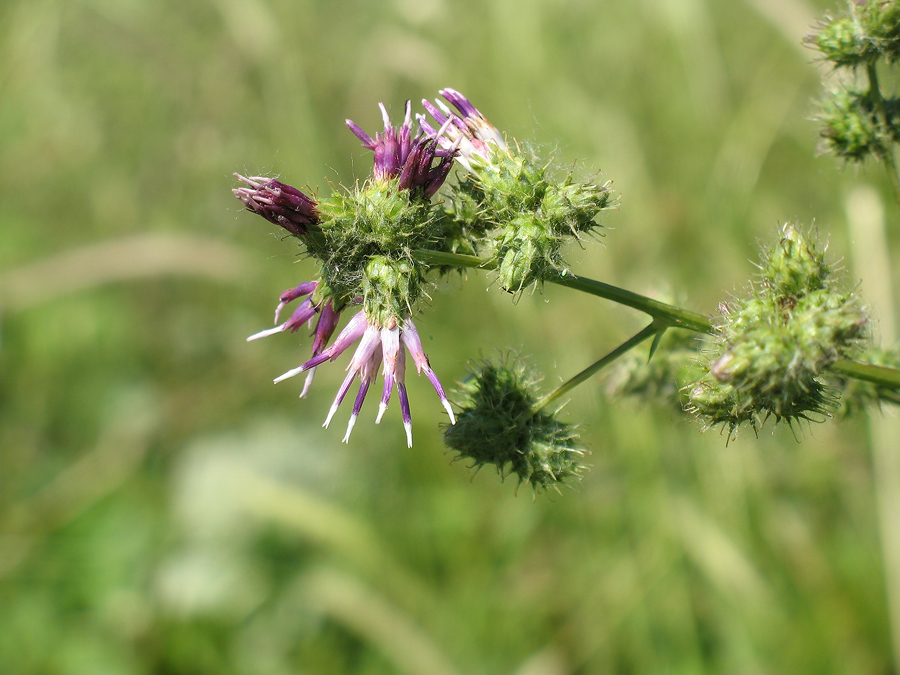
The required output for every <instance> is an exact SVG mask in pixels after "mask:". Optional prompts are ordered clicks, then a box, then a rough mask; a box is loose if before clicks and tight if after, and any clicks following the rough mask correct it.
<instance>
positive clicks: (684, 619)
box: [0, 0, 900, 675]
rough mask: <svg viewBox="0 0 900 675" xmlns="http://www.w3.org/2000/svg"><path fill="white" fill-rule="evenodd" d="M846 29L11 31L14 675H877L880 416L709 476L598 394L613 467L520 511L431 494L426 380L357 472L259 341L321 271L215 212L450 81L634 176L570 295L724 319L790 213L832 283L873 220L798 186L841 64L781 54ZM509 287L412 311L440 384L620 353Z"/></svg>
mask: <svg viewBox="0 0 900 675" xmlns="http://www.w3.org/2000/svg"><path fill="white" fill-rule="evenodd" d="M830 8H832V6H831V5H830V3H825V2H804V1H802V0H790V1H788V0H780V1H779V2H774V1H771V0H742V1H739V2H730V1H727V0H639V1H634V0H605V1H603V2H589V1H586V0H583V1H575V2H559V1H558V0H544V1H543V2H533V3H521V2H514V1H513V0H496V1H492V2H474V1H471V0H464V1H460V2H451V1H449V0H416V1H414V0H395V1H394V2H386V1H383V2H362V1H360V0H355V1H354V0H351V1H350V2H340V3H339V2H334V1H330V2H324V1H323V2H313V1H312V0H305V1H304V0H300V1H298V2H288V1H287V0H187V1H184V2H173V1H172V0H160V1H158V2H148V1H146V0H66V1H65V2H64V1H63V0H28V1H26V0H7V1H6V2H5V3H2V5H0V35H2V38H0V50H2V58H0V100H2V104H0V311H2V332H0V338H2V343H0V672H3V673H8V674H10V675H19V674H31V673H47V674H54V675H56V674H59V675H69V674H71V675H75V674H82V673H91V674H97V675H107V674H108V675H139V674H141V675H143V674H149V673H154V674H159V675H163V674H166V675H168V674H198V675H199V674H204V675H205V674H207V673H209V674H213V673H215V674H218V675H221V674H225V673H235V674H238V673H239V674H248V675H250V674H252V675H256V674H260V675H281V674H288V673H291V674H293V673H317V674H319V673H322V674H330V673H335V674H337V673H363V674H376V673H378V674H380V673H397V672H403V673H430V674H432V675H435V674H436V675H440V674H448V675H449V674H451V673H485V674H488V673H491V674H493V673H517V674H519V675H537V674H542V675H543V674H545V675H556V674H563V673H613V672H615V673H631V672H635V673H637V672H640V673H645V672H653V673H656V672H671V673H701V672H721V673H757V672H766V673H797V672H819V673H829V672H835V673H837V672H841V673H844V672H887V671H889V670H890V669H891V667H892V666H891V663H892V656H891V630H890V622H889V621H888V615H889V611H888V603H887V600H886V591H885V581H886V578H888V577H889V576H890V575H891V572H890V571H888V572H887V573H886V572H885V569H886V567H885V565H884V563H883V560H882V553H881V550H882V549H881V546H880V541H879V523H880V522H882V523H883V522H884V517H885V514H884V512H883V511H879V508H878V504H877V501H876V498H875V489H874V483H875V481H874V476H873V472H872V457H871V456H870V451H869V445H868V430H867V426H866V424H865V423H864V419H855V420H849V421H847V420H845V421H841V422H840V423H835V422H828V423H826V424H823V425H818V426H815V427H812V428H804V429H802V430H801V431H800V432H799V434H800V435H802V436H803V442H802V443H799V444H798V443H797V442H796V440H795V438H794V436H793V435H792V434H791V432H790V430H788V429H786V428H780V427H779V428H778V429H777V430H776V431H775V432H774V433H771V431H770V430H769V429H766V430H765V431H764V432H763V433H762V434H761V436H760V438H759V439H756V438H754V437H753V436H752V434H744V435H742V436H741V437H740V438H738V439H737V440H736V441H734V442H732V443H731V444H730V445H729V446H728V447H725V444H724V439H723V438H722V437H720V436H718V435H717V434H715V433H709V434H706V435H700V434H699V430H698V427H697V426H696V425H692V424H689V423H688V422H686V421H685V419H684V418H683V417H679V416H674V415H672V414H671V413H670V412H669V411H663V410H655V409H653V408H651V407H644V408H640V407H636V406H634V405H632V404H630V403H627V402H626V403H623V402H621V401H608V400H607V399H606V397H605V395H604V388H605V386H606V385H605V383H604V381H603V380H602V379H598V380H597V381H596V383H594V384H590V385H585V386H583V387H582V388H581V390H580V391H579V394H578V396H577V397H576V398H575V399H574V400H573V401H572V402H571V403H570V404H569V410H570V411H571V418H572V419H573V420H578V419H581V420H585V424H584V425H583V427H582V433H583V437H584V439H585V441H586V443H587V445H588V446H589V447H590V449H591V450H592V452H593V454H592V456H591V457H590V460H589V461H590V462H591V463H592V464H593V470H592V471H591V473H590V474H589V475H588V477H587V478H586V480H585V481H584V482H583V483H582V484H581V485H580V486H579V487H578V488H577V489H576V490H575V491H572V492H569V491H567V492H566V493H565V494H564V495H563V496H562V497H559V496H557V497H551V498H544V497H541V498H539V499H537V500H536V501H532V498H531V495H530V494H529V493H528V490H524V489H523V490H521V491H520V493H519V494H518V495H516V494H515V489H514V487H515V486H514V485H512V484H511V483H509V482H507V483H506V484H503V483H501V482H500V481H499V480H498V479H497V477H496V476H494V475H490V474H489V472H487V471H485V472H481V473H480V474H478V475H477V476H475V477H474V479H473V478H472V476H471V472H470V471H469V470H468V469H467V467H466V466H464V465H463V464H462V463H455V464H450V463H449V460H450V456H449V455H448V454H447V453H446V451H445V449H444V447H443V445H442V444H441V437H442V434H441V433H440V431H439V429H438V425H439V424H440V423H441V421H442V420H443V419H444V417H443V416H442V411H441V409H440V406H439V405H438V404H437V401H436V400H435V399H434V395H433V392H432V391H431V389H430V385H429V384H428V382H427V381H425V380H424V379H419V378H413V380H412V381H411V382H410V389H411V397H412V405H413V414H414V425H415V447H414V448H413V449H411V450H407V449H406V448H405V439H404V437H403V431H402V426H401V425H400V423H399V411H398V409H397V407H396V406H394V407H393V408H392V410H390V411H389V412H388V415H387V419H386V420H385V423H384V424H382V425H380V426H378V427H376V426H374V425H371V423H370V420H368V419H364V420H360V424H359V425H358V426H357V429H356V431H355V435H354V438H353V439H352V441H351V443H350V445H349V446H345V445H341V444H340V443H339V441H340V438H341V435H342V430H341V428H340V427H342V426H343V422H342V421H341V420H343V419H346V418H345V417H341V415H339V416H338V417H339V418H340V419H339V420H336V423H337V427H338V428H333V429H331V430H328V431H325V430H322V429H320V428H319V425H320V423H321V420H323V419H324V417H325V413H326V411H327V408H328V405H329V404H330V402H331V398H332V396H333V392H334V391H335V389H336V387H337V384H338V382H339V379H340V378H342V372H341V370H340V369H339V368H331V369H323V370H322V371H321V372H320V373H319V374H318V375H317V382H316V384H315V385H314V390H313V392H314V393H313V395H312V396H311V398H310V399H309V400H305V401H298V400H297V398H296V395H297V392H298V391H299V383H293V382H289V383H285V384H280V385H278V386H272V385H271V383H270V381H271V378H272V377H274V376H276V375H278V374H280V373H282V372H283V371H285V370H287V369H288V368H290V367H293V366H295V365H297V364H299V362H300V360H302V359H303V358H304V355H305V354H306V352H307V350H308V342H307V341H306V339H305V338H301V339H297V337H296V336H294V337H288V336H279V337H277V338H270V339H268V340H265V341H263V342H256V343H252V344H249V345H248V344H245V343H244V338H245V336H247V335H249V334H251V333H253V332H256V331H257V330H259V329H261V328H264V327H266V326H267V325H270V322H271V313H272V309H273V307H274V305H275V302H276V298H277V294H278V293H279V292H280V291H282V290H283V289H284V288H287V287H289V286H293V285H295V284H296V283H298V281H301V280H304V279H306V278H308V277H309V276H310V272H311V270H312V267H311V265H310V264H309V263H308V261H303V260H302V259H300V258H299V257H298V256H297V255H296V254H297V251H296V249H295V248H294V246H293V244H291V243H290V242H284V241H282V240H281V239H282V237H281V233H280V232H277V231H275V230H276V228H275V227H274V226H270V225H269V224H268V223H265V222H264V221H262V219H259V218H254V217H252V216H250V215H249V214H246V213H244V212H243V211H242V210H241V209H240V208H239V207H240V205H239V204H238V203H237V201H236V200H234V198H233V196H232V195H231V194H230V188H231V187H232V186H233V182H234V181H233V179H232V178H231V173H232V172H233V171H240V172H242V173H245V174H250V175H253V174H272V173H274V174H280V175H281V176H283V177H284V179H285V180H286V181H288V182H290V183H291V184H293V185H296V186H298V187H303V186H304V185H306V186H309V188H310V189H311V190H312V191H316V190H318V191H319V192H320V194H323V195H324V194H327V192H328V190H329V189H330V184H331V183H335V184H336V183H341V182H343V183H345V184H346V183H348V182H350V181H353V180H355V179H356V178H362V177H365V176H366V175H367V173H368V172H369V170H370V162H371V158H370V155H369V153H367V152H366V151H365V150H364V149H362V148H361V147H360V146H359V143H358V141H357V139H355V138H354V137H353V135H352V134H350V133H349V132H348V131H347V129H346V128H345V126H344V124H343V119H344V118H347V117H349V118H351V119H353V120H354V121H356V122H357V123H359V124H360V125H361V126H362V127H363V128H364V129H367V130H370V131H374V130H375V129H376V128H378V125H379V124H380V116H379V113H378V109H377V107H376V103H377V102H378V101H384V102H385V103H386V104H387V105H388V107H389V109H390V110H392V111H393V112H394V114H395V115H397V114H399V112H400V110H402V108H401V105H402V103H403V101H404V100H405V99H407V98H411V99H413V101H417V100H418V99H420V98H422V97H429V98H433V97H434V96H435V95H436V92H437V90H438V89H439V88H441V87H444V86H452V87H455V88H457V89H459V90H461V91H462V92H464V93H465V94H466V95H467V96H469V97H470V98H471V100H472V101H473V102H475V104H476V105H477V106H478V107H479V108H480V109H481V110H482V111H483V112H484V113H485V114H486V115H487V116H488V118H489V119H490V120H491V121H492V122H493V123H494V124H496V125H497V126H498V127H500V128H501V129H503V130H505V131H506V132H507V133H509V134H510V135H512V136H514V137H515V138H517V139H519V140H522V141H526V142H534V143H536V144H537V145H538V146H539V147H540V148H541V149H542V150H543V151H544V153H545V154H552V155H554V156H555V157H557V158H558V159H559V160H560V162H561V163H562V164H563V165H566V164H572V163H575V162H577V163H578V166H579V167H581V168H580V169H579V170H580V171H583V172H584V174H585V175H591V174H593V173H595V172H602V174H603V177H604V178H606V177H608V178H610V179H612V180H613V187H614V188H615V189H616V190H617V191H618V192H620V193H621V195H622V198H621V208H620V210H619V211H617V212H614V213H612V214H608V215H607V216H606V217H605V218H604V224H606V225H609V226H610V227H611V228H612V229H610V230H609V231H607V233H606V237H605V238H604V240H603V241H604V245H603V246H596V245H590V246H588V247H586V248H585V249H584V250H583V251H578V250H576V251H573V252H572V257H573V259H574V260H577V261H578V262H577V265H578V266H577V270H578V271H579V272H580V273H583V274H585V275H587V276H591V277H594V278H598V279H602V280H604V281H608V282H610V283H614V284H617V285H621V286H625V287H627V288H633V289H634V290H637V291H640V292H648V293H650V294H651V295H661V294H666V293H670V289H677V291H678V293H677V295H678V296H679V300H682V299H683V301H684V304H686V305H687V306H689V307H692V308H694V309H696V310H697V311H701V312H712V311H714V309H715V306H716V304H717V302H719V301H720V300H721V299H723V298H725V297H726V296H727V294H728V293H729V292H733V291H735V290H739V289H740V288H741V287H742V286H743V285H744V284H745V283H746V279H747V278H749V277H750V276H751V275H752V274H753V272H754V268H753V267H752V264H751V262H750V261H755V260H756V258H757V253H756V247H755V245H754V241H755V239H756V238H757V237H765V238H772V237H773V236H774V233H775V227H776V225H777V224H778V223H779V222H783V221H784V220H787V219H790V218H796V219H798V220H799V221H802V222H805V223H810V222H811V221H813V219H815V221H816V223H817V225H818V227H819V230H820V232H821V233H822V235H823V237H829V238H830V240H831V251H832V255H833V256H834V258H841V257H846V256H849V253H850V244H849V241H848V238H849V237H848V235H847V227H846V216H845V205H846V203H847V201H848V199H849V198H850V195H851V194H854V190H855V188H857V187H858V186H860V185H872V186H874V187H875V189H876V190H877V191H878V192H876V193H874V195H872V194H870V195H869V197H870V198H869V202H870V203H875V204H876V205H877V203H878V200H877V194H878V193H880V194H887V189H886V186H885V184H884V182H883V180H882V177H881V174H880V172H879V171H877V170H875V169H874V167H871V166H870V167H868V168H864V169H863V170H861V171H859V172H856V171H853V170H850V169H842V167H841V166H840V165H839V163H838V162H837V161H836V160H833V159H831V158H828V157H816V144H817V132H818V130H817V126H816V124H815V123H814V122H813V121H812V120H811V118H812V117H813V115H814V114H815V106H814V104H813V103H812V102H811V99H813V98H815V97H817V96H818V95H819V94H820V90H821V83H820V78H821V77H823V76H826V75H828V73H827V72H826V71H825V70H824V69H823V68H822V67H817V65H816V63H815V60H816V54H815V53H814V52H812V51H810V50H808V49H805V48H803V47H802V46H801V45H800V41H801V39H802V37H803V36H804V35H805V34H806V33H807V32H808V30H809V29H810V28H811V27H812V26H813V25H814V23H815V21H816V18H817V17H818V16H819V15H820V14H823V13H824V12H825V11H826V10H827V9H830ZM855 194H860V193H855ZM885 208H886V209H887V212H886V213H887V218H888V222H889V223H891V224H892V225H895V224H896V223H897V222H898V214H897V213H896V212H895V209H894V207H892V206H890V205H888V206H886V207H885ZM889 232H890V234H891V237H892V240H893V241H892V242H891V243H892V244H893V246H892V248H891V249H890V250H894V251H896V250H898V247H897V244H898V242H897V238H898V232H900V230H898V228H897V227H896V226H892V227H891V228H889ZM895 258H896V256H895ZM866 262H867V261H866V260H862V261H860V269H858V270H852V269H848V270H847V272H846V273H847V277H848V280H849V282H850V283H853V282H854V280H856V279H858V278H863V279H864V285H863V294H864V295H865V289H866V286H865V279H866V274H867V273H868V272H870V271H871V270H869V269H868V266H867V264H866ZM894 262H895V263H896V260H895V261H894ZM844 266H845V267H849V266H850V262H849V258H845V263H844ZM893 267H894V269H900V267H898V266H897V265H896V264H895V265H894V266H893ZM881 281H885V280H884V279H882V280H881ZM888 281H889V280H888ZM489 286H490V282H489V281H488V280H487V279H486V278H485V277H484V276H480V275H478V274H475V273H472V274H469V275H468V277H467V278H465V279H460V280H456V281H453V282H451V283H448V284H446V286H445V287H443V288H441V289H440V292H438V293H435V294H434V299H433V301H432V302H431V303H430V304H429V306H427V307H425V308H424V313H423V315H422V317H421V318H420V319H417V322H418V325H419V329H420V332H421V333H422V334H423V339H424V340H425V343H426V344H425V347H426V350H428V351H429V353H430V355H431V358H432V364H433V365H434V367H435V370H436V371H437V372H438V373H439V375H440V376H441V377H442V378H443V379H444V382H445V383H452V382H453V381H454V380H455V379H457V378H461V377H462V376H463V375H464V374H465V372H466V367H465V364H466V361H467V360H470V359H478V358H481V357H484V356H491V355H494V354H495V353H496V350H497V349H501V350H506V349H515V350H520V351H522V352H524V353H527V354H530V355H532V356H531V357H530V359H531V363H532V364H533V365H534V366H535V367H537V368H538V369H540V370H541V371H542V372H544V373H545V377H546V382H547V384H548V386H550V385H552V384H553V383H556V382H559V381H561V380H562V379H564V378H567V377H569V376H571V375H572V374H574V373H575V372H577V371H579V370H581V369H582V368H583V367H585V366H586V365H588V364H589V363H590V362H592V361H593V360H595V359H597V358H599V357H600V356H601V355H602V354H603V353H605V352H606V351H607V350H608V349H609V348H611V347H612V346H614V345H616V344H618V343H619V342H620V341H622V340H623V339H624V338H625V337H627V336H628V335H630V334H631V333H633V332H634V331H635V330H637V328H638V327H639V321H640V318H639V317H636V316H634V314H633V313H632V312H630V311H628V310H625V309H623V308H618V307H614V306H611V305H609V304H607V303H604V302H601V301H599V300H595V299H591V298H586V297H585V296H581V295H580V294H577V293H573V292H571V291H567V290H565V289H559V288H547V289H546V290H545V292H544V293H543V294H535V295H532V296H527V295H526V296H524V297H522V298H520V299H519V301H518V302H513V301H512V299H511V297H510V296H508V295H506V294H504V293H502V292H500V291H499V290H498V289H496V288H491V287H489ZM894 287H895V288H896V283H895V284H894ZM879 311H889V308H888V309H881V310H878V309H877V308H876V314H875V316H876V319H877V318H878V316H879V314H878V312H879ZM876 330H877V329H876ZM369 413H372V410H370V411H369ZM365 416H366V413H365V412H364V417H365ZM894 522H896V521H894ZM887 569H888V570H890V569H891V568H890V565H888V567H887ZM886 574H887V575H888V577H886ZM894 574H895V575H896V570H895V572H894Z"/></svg>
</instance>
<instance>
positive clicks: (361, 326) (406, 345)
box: [275, 311, 456, 447]
mask: <svg viewBox="0 0 900 675" xmlns="http://www.w3.org/2000/svg"><path fill="white" fill-rule="evenodd" d="M356 342H359V344H358V346H357V348H356V352H355V353H354V354H353V358H352V359H351V360H350V364H349V365H348V366H347V371H348V372H347V376H346V378H344V381H343V383H342V384H341V386H340V388H339V389H338V393H337V396H335V399H334V403H332V405H331V410H330V411H329V412H328V417H327V418H326V419H325V424H324V425H323V426H325V427H327V426H328V425H329V424H331V420H332V418H333V417H334V415H335V413H336V412H337V410H338V408H339V407H340V405H341V403H342V402H343V400H344V398H345V397H346V395H347V392H348V391H349V389H350V387H351V385H352V384H353V381H354V380H355V379H356V378H357V377H359V389H358V390H357V394H356V401H355V402H354V404H353V411H352V413H351V415H350V421H349V422H348V424H347V433H346V434H345V435H344V442H345V443H346V442H348V441H349V440H350V433H351V432H352V431H353V427H354V426H355V424H356V419H357V417H358V416H359V413H360V410H362V405H363V402H364V401H365V399H366V394H367V393H368V391H369V387H370V385H371V384H372V382H373V381H374V380H375V377H376V376H377V375H378V369H379V367H380V366H381V367H382V370H383V373H384V387H383V389H382V396H381V404H380V405H379V408H378V416H377V417H376V418H375V423H376V424H378V423H379V422H381V418H382V416H383V415H384V413H385V411H386V410H387V407H388V402H389V401H390V398H391V394H392V392H393V390H394V389H395V388H396V390H397V397H398V398H399V399H400V411H401V414H402V417H403V427H404V429H405V430H406V441H407V445H408V446H409V447H412V416H411V413H410V407H409V396H408V393H407V390H406V354H407V352H408V353H409V355H410V357H411V358H412V360H413V364H414V365H415V367H416V371H417V372H418V373H419V374H420V375H421V374H422V373H423V372H424V373H425V375H426V377H427V378H428V379H429V381H430V382H431V384H432V386H433V387H434V389H435V391H436V392H437V395H438V398H439V399H440V401H441V403H442V405H443V406H444V408H445V409H446V411H447V414H448V415H449V416H450V422H451V424H453V423H455V422H456V419H455V417H454V415H453V409H452V408H451V407H450V403H449V402H448V401H447V396H446V394H445V393H444V388H443V387H442V386H441V383H440V381H439V380H438V378H437V375H435V374H434V371H433V370H432V369H431V364H430V363H429V361H428V357H427V356H426V355H425V351H424V350H423V349H422V340H421V338H420V337H419V333H418V331H417V330H416V326H415V324H414V323H413V321H412V319H406V320H405V321H404V322H403V323H402V324H398V323H392V324H389V325H386V326H380V325H379V324H377V323H375V322H372V321H370V320H369V318H368V317H367V316H366V313H365V311H361V312H358V313H357V314H356V315H354V316H353V318H351V319H350V321H349V322H348V323H347V325H346V326H345V327H344V330H342V331H341V333H340V334H339V335H338V337H337V338H336V339H335V341H334V344H332V345H331V346H330V347H328V348H327V349H324V350H323V351H321V352H320V353H319V354H317V355H314V356H313V358H311V359H309V360H308V361H307V362H306V363H304V364H303V365H301V366H300V367H298V368H294V369H293V370H289V371H288V372H286V373H285V374H284V375H281V376H280V377H277V378H275V382H276V383H278V382H281V381H282V380H286V379H288V378H291V377H294V376H295V375H299V374H300V373H303V372H311V371H312V370H314V369H315V368H316V367H317V366H319V365H321V364H323V363H325V362H326V361H334V360H335V359H336V358H337V357H338V356H340V355H341V354H342V353H343V352H344V351H346V350H347V349H348V348H349V347H350V345H352V344H354V343H356Z"/></svg>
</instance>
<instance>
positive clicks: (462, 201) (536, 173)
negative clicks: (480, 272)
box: [419, 89, 612, 292]
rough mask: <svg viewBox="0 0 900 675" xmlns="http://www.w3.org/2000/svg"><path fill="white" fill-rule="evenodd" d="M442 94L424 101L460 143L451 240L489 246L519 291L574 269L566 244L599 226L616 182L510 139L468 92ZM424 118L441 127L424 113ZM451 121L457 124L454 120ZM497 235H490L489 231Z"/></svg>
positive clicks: (448, 140) (504, 281)
mask: <svg viewBox="0 0 900 675" xmlns="http://www.w3.org/2000/svg"><path fill="white" fill-rule="evenodd" d="M440 93H441V95H442V96H443V97H444V98H445V99H446V100H447V101H448V102H449V103H451V104H452V105H453V106H454V107H455V108H456V111H457V112H456V113H454V112H452V111H451V110H450V108H449V107H448V106H447V105H446V104H444V103H442V102H441V101H440V100H437V101H435V103H436V105H435V104H432V103H431V102H430V101H427V100H423V101H422V105H423V106H424V108H425V109H426V110H427V111H428V113H429V114H430V115H431V117H432V118H433V119H434V121H435V123H436V124H438V125H439V126H440V127H441V128H442V129H445V130H446V132H445V134H444V140H443V145H444V146H445V147H449V146H450V144H456V143H459V144H460V145H459V158H458V159H459V162H460V163H461V164H462V165H463V166H465V168H466V169H467V170H468V172H467V173H466V174H465V175H464V176H463V177H462V178H461V180H460V181H459V184H458V185H457V186H456V189H455V191H454V195H453V199H452V200H451V202H450V204H449V206H448V208H447V210H446V218H447V219H448V220H449V227H448V229H449V231H450V232H452V233H453V234H455V235H456V236H455V238H454V237H451V238H449V241H448V242H447V243H448V244H450V247H451V249H450V250H453V251H469V250H471V251H472V252H476V251H478V250H479V248H483V247H484V246H485V244H487V245H488V246H489V252H490V253H491V255H492V262H493V264H494V266H495V268H496V270H497V273H498V281H499V284H500V287H501V288H503V289H504V290H506V291H509V292H519V291H522V290H523V289H525V288H526V287H528V286H532V285H533V284H536V283H540V282H543V281H545V280H546V279H547V277H548V276H549V275H550V274H552V273H556V272H561V271H562V270H564V269H565V268H566V264H565V260H564V258H563V253H562V248H563V244H564V243H566V241H568V240H569V239H571V238H574V239H579V238H581V237H582V236H583V235H584V234H587V233H590V232H593V231H595V230H596V229H597V228H598V227H599V224H598V223H597V221H596V217H597V215H598V214H599V213H600V212H601V211H603V210H604V209H608V208H610V207H611V205H612V192H611V191H610V188H609V185H608V184H604V185H594V184H591V183H582V182H578V181H576V180H575V179H574V178H573V176H572V173H571V171H570V172H568V173H567V174H565V175H564V176H562V177H561V178H559V177H557V176H555V175H554V172H553V170H552V166H551V164H549V163H544V164H542V163H541V162H539V161H538V159H537V158H536V157H535V156H533V155H531V154H526V153H524V152H522V150H521V148H520V147H519V146H518V145H516V146H515V147H512V146H511V145H510V144H508V143H507V142H506V141H505V139H504V138H503V135H502V134H500V132H499V131H497V129H496V128H495V127H494V126H493V125H491V124H490V123H489V122H488V121H487V120H486V119H485V117H484V115H482V114H481V112H479V111H478V110H477V109H476V108H475V107H474V106H473V105H472V104H471V103H470V102H469V100H468V99H466V98H465V97H464V96H463V95H462V94H460V93H459V92H458V91H455V90H453V89H444V90H442V91H441V92H440ZM419 122H420V124H421V125H422V127H423V128H425V129H427V130H428V131H429V132H430V133H435V132H434V128H433V127H431V126H430V125H429V123H428V122H427V121H426V119H425V116H424V115H420V116H419ZM448 124H449V126H448ZM488 235H490V236H488Z"/></svg>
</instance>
